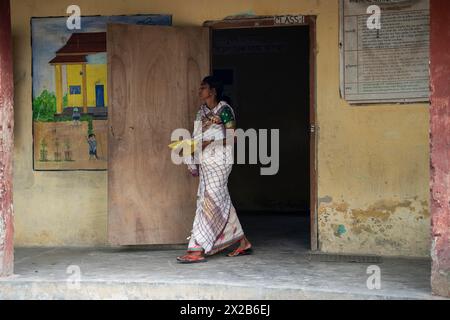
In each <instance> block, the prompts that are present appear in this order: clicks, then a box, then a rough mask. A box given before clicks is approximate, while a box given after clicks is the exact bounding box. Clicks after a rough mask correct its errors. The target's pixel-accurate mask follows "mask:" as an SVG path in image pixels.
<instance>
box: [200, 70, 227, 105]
mask: <svg viewBox="0 0 450 320" xmlns="http://www.w3.org/2000/svg"><path fill="white" fill-rule="evenodd" d="M202 83H206V84H207V85H209V88H210V89H216V94H217V101H221V100H223V98H224V97H223V83H222V81H220V79H219V78H217V77H215V76H207V77H205V78H204V79H203V81H202Z"/></svg>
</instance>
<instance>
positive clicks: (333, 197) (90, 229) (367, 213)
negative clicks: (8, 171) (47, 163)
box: [12, 0, 430, 256]
mask: <svg viewBox="0 0 450 320" xmlns="http://www.w3.org/2000/svg"><path fill="white" fill-rule="evenodd" d="M70 4H72V2H71V1H66V0H47V1H45V2H43V1H39V0H12V24H13V37H14V60H15V77H16V79H15V82H16V88H15V90H16V98H15V102H16V105H15V112H16V115H15V119H16V126H15V130H16V131H15V134H16V140H15V141H16V142H15V147H16V149H15V164H14V169H15V173H14V191H15V193H14V207H15V214H16V217H15V219H16V224H15V227H16V237H15V239H16V244H17V245H46V246H53V245H70V246H74V245H103V244H106V214H107V213H106V210H107V194H106V190H107V173H106V172H33V170H32V140H31V139H32V133H31V117H32V113H31V65H30V61H31V48H30V17H31V16H61V15H65V14H66V13H65V12H66V8H67V6H68V5H70ZM77 4H78V5H79V6H80V7H81V11H82V14H83V15H98V14H102V15H112V14H138V13H142V14H143V13H160V14H166V13H170V14H173V24H174V25H178V26H186V25H196V26H199V25H201V24H202V23H203V22H204V21H205V20H214V19H222V18H224V17H225V16H227V15H232V14H237V13H241V12H246V11H249V10H252V11H253V12H254V13H255V14H258V15H279V14H297V13H301V14H305V15H317V42H318V43H317V121H318V126H319V130H318V164H317V166H318V172H319V177H318V183H319V185H318V197H319V198H320V215H319V226H320V228H319V232H320V241H321V249H322V250H323V251H327V252H351V253H381V254H387V255H408V256H427V255H428V254H429V246H430V245H429V243H430V241H429V229H430V228H429V226H430V218H429V211H428V204H429V199H428V189H429V188H428V184H429V170H428V158H429V146H428V131H429V127H428V123H429V121H428V120H429V116H428V106H427V105H426V104H413V105H377V106H364V107H351V106H349V105H348V104H347V103H346V102H345V101H343V100H342V99H340V97H339V51H338V1H337V0H304V1H293V0H279V1H273V0H259V1H257V0H254V1H251V0H229V1H223V0H170V1H167V0H154V1H140V0H129V1H121V0H97V1H88V0H79V1H77ZM341 225H342V226H341ZM344 230H345V232H344Z"/></svg>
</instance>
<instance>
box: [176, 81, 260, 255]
mask: <svg viewBox="0 0 450 320" xmlns="http://www.w3.org/2000/svg"><path fill="white" fill-rule="evenodd" d="M199 96H200V99H201V100H202V101H203V104H202V105H201V106H200V110H199V111H198V112H197V116H196V123H197V125H195V126H194V127H195V128H194V133H193V137H194V139H195V137H198V136H201V137H202V141H201V148H202V150H203V152H202V156H201V160H200V161H198V162H196V161H193V160H194V159H195V156H192V155H191V156H189V157H186V158H185V163H186V164H188V169H189V171H190V172H191V174H192V175H193V176H199V179H200V183H199V187H198V193H197V196H198V197H197V209H196V214H195V219H194V224H193V228H192V232H191V235H190V238H189V239H190V241H189V245H188V250H187V253H186V254H185V255H184V256H181V257H177V260H178V261H179V262H181V263H196V262H205V261H206V258H205V256H206V255H213V254H215V253H218V252H220V251H222V250H224V249H226V248H228V247H230V246H232V245H233V244H239V246H238V247H237V248H236V249H235V250H234V251H232V252H231V253H229V254H228V256H229V257H235V256H239V255H246V254H250V253H251V247H252V245H251V243H250V242H249V241H248V239H247V238H246V236H245V235H244V231H243V230H242V227H241V224H240V222H239V219H238V216H237V213H236V210H235V208H234V206H233V204H232V202H231V198H230V194H229V192H228V187H227V183H228V176H229V175H230V173H231V169H232V166H233V144H234V138H232V139H225V137H226V136H227V134H226V133H225V132H226V131H228V132H230V131H231V132H233V130H234V129H236V121H235V115H234V111H233V109H232V108H231V106H230V105H229V104H228V103H226V102H225V101H224V97H223V85H222V83H221V82H220V81H219V80H218V79H217V78H215V77H213V76H208V77H206V78H204V79H203V81H202V83H201V84H200V89H199ZM227 129H228V130H227ZM230 141H231V143H230ZM199 145H200V144H199ZM196 163H199V164H196Z"/></svg>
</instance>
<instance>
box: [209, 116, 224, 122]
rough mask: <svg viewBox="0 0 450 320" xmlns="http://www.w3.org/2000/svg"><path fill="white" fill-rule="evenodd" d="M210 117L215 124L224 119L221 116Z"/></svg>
mask: <svg viewBox="0 0 450 320" xmlns="http://www.w3.org/2000/svg"><path fill="white" fill-rule="evenodd" d="M210 119H211V122H212V123H215V124H219V123H222V119H220V117H219V116H212V117H211V118H210Z"/></svg>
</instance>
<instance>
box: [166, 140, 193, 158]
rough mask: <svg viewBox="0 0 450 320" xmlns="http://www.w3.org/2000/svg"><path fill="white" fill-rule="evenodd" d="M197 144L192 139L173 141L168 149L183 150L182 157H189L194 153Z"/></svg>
mask: <svg viewBox="0 0 450 320" xmlns="http://www.w3.org/2000/svg"><path fill="white" fill-rule="evenodd" d="M197 145H198V142H197V141H195V140H193V139H188V140H180V141H175V142H173V143H171V144H169V148H170V149H172V150H175V149H178V148H183V156H184V157H185V156H188V155H191V154H193V153H194V152H195V149H196V148H197Z"/></svg>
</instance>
